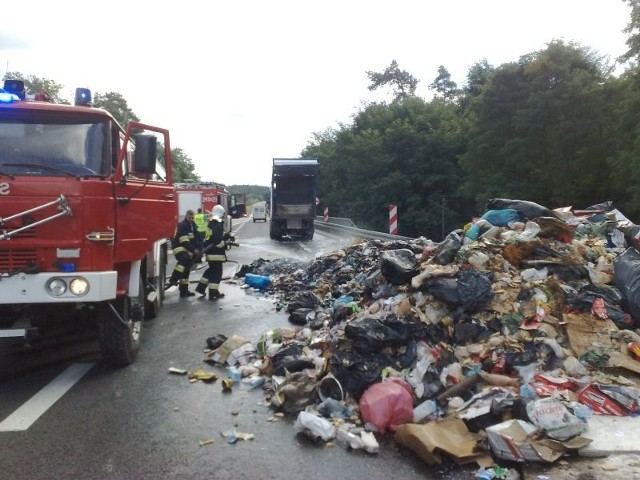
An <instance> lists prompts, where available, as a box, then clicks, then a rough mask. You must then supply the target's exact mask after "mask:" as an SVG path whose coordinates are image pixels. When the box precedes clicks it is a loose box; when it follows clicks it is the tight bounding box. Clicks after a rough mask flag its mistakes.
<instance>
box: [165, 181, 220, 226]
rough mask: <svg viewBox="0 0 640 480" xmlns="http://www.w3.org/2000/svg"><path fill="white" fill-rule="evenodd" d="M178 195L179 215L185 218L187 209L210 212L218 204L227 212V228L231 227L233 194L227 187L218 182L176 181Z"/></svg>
mask: <svg viewBox="0 0 640 480" xmlns="http://www.w3.org/2000/svg"><path fill="white" fill-rule="evenodd" d="M175 187H176V193H177V195H178V216H179V218H180V219H183V218H184V214H185V213H186V212H187V210H193V211H194V212H197V211H198V209H199V208H202V211H203V212H205V213H210V212H211V210H213V207H215V206H216V205H222V206H223V207H224V209H225V211H226V212H227V218H226V221H225V230H227V231H228V230H230V229H231V216H230V215H231V209H232V207H231V196H230V194H229V191H228V190H227V187H226V186H225V185H224V184H222V183H217V182H182V183H176V184H175Z"/></svg>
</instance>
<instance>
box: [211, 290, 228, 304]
mask: <svg viewBox="0 0 640 480" xmlns="http://www.w3.org/2000/svg"><path fill="white" fill-rule="evenodd" d="M222 297H224V293H220V291H219V290H209V300H211V301H212V302H213V301H214V300H217V299H219V298H222Z"/></svg>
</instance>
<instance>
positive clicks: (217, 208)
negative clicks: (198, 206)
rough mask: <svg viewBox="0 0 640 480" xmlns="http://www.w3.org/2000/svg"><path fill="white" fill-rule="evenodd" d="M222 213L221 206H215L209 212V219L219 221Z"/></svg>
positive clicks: (222, 208)
mask: <svg viewBox="0 0 640 480" xmlns="http://www.w3.org/2000/svg"><path fill="white" fill-rule="evenodd" d="M224 213H225V212H224V207H223V206H222V205H216V206H215V207H213V210H211V218H213V219H214V220H218V221H220V220H222V219H223V218H224Z"/></svg>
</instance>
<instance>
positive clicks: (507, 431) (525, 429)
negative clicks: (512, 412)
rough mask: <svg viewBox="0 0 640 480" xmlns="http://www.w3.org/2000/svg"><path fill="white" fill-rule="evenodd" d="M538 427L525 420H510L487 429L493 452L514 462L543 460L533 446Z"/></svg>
mask: <svg viewBox="0 0 640 480" xmlns="http://www.w3.org/2000/svg"><path fill="white" fill-rule="evenodd" d="M537 431H538V429H537V428H536V427H535V426H534V425H533V424H531V423H528V422H525V421H523V420H508V421H506V422H502V423H499V424H497V425H493V426H492V427H489V428H487V429H486V433H487V439H488V440H489V446H490V447H491V452H492V453H493V454H494V455H495V456H496V457H498V458H502V459H504V460H511V461H514V462H524V461H532V462H539V461H541V460H542V458H541V457H540V455H538V452H537V451H536V449H535V448H533V439H532V435H533V434H535V433H536V432H537Z"/></svg>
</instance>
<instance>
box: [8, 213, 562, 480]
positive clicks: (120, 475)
mask: <svg viewBox="0 0 640 480" xmlns="http://www.w3.org/2000/svg"><path fill="white" fill-rule="evenodd" d="M236 232H237V238H238V240H239V242H240V244H241V246H240V247H239V248H237V249H236V248H234V249H232V250H231V251H230V253H229V257H230V260H231V261H230V262H229V263H227V264H226V266H225V280H224V281H223V283H222V287H221V290H222V291H223V292H224V293H225V294H226V297H225V298H223V299H220V300H218V301H215V302H209V301H208V300H202V299H200V297H191V298H187V299H180V298H179V296H178V292H177V290H175V287H174V288H173V289H171V290H169V291H168V292H167V297H166V302H165V305H164V308H163V309H162V311H161V314H160V316H159V317H158V318H157V319H155V320H153V321H149V322H145V325H144V331H143V340H142V348H141V351H140V354H139V357H138V359H137V360H136V362H135V363H134V364H132V365H130V366H129V367H126V368H122V369H115V370H114V369H110V368H107V367H106V366H104V365H103V364H102V363H101V361H100V357H99V355H98V354H97V350H96V344H95V342H92V341H90V340H89V341H83V342H78V343H77V344H70V345H66V346H65V347H64V348H65V349H68V350H70V351H71V353H70V354H69V355H67V357H68V358H62V359H58V360H56V359H55V358H53V357H52V358H49V359H47V362H46V363H45V365H41V366H38V367H31V368H30V369H28V370H27V371H25V372H24V373H22V374H20V375H18V376H15V377H13V378H10V379H5V380H1V381H0V479H11V480H13V479H31V480H38V479H42V480H44V479H47V480H50V479H56V480H57V479H233V480H244V479H251V480H254V479H269V480H272V479H279V480H288V479H305V480H316V479H317V480H328V479H331V480H340V479H351V480H353V479H368V480H375V479H385V480H387V479H392V478H402V479H405V480H412V479H434V480H435V479H443V478H446V479H468V478H473V472H475V471H476V469H477V468H476V467H473V466H470V467H468V468H467V469H460V468H457V467H455V466H454V465H452V464H450V463H448V464H447V465H445V466H442V467H436V468H434V467H428V466H426V465H425V464H424V463H423V462H422V461H421V460H420V459H419V458H418V457H417V456H416V455H415V454H414V453H413V452H412V451H410V450H408V449H406V448H404V447H400V446H399V445H397V444H396V443H395V442H394V441H393V439H392V437H391V436H390V435H388V434H387V435H386V436H383V437H378V440H379V443H380V452H379V453H378V454H376V455H371V454H367V453H365V452H363V451H360V450H347V449H346V448H345V447H343V446H342V445H340V444H337V445H333V446H327V445H325V444H321V445H317V444H314V443H312V442H310V441H309V440H307V439H306V437H301V436H299V435H297V434H296V433H295V431H294V428H293V423H294V420H295V419H294V418H287V417H284V418H280V417H276V416H274V413H275V411H274V410H273V409H272V408H270V407H269V405H268V404H267V402H266V401H265V397H264V392H263V391H262V390H261V389H259V388H258V389H253V390H251V389H249V388H248V387H247V386H246V385H244V384H239V385H236V386H234V388H233V389H232V391H231V392H227V393H225V392H223V390H222V379H224V378H226V377H227V375H226V372H225V370H224V369H223V368H221V367H216V366H210V365H209V364H208V363H205V362H204V361H203V358H204V352H203V350H204V349H205V348H206V339H207V338H208V337H210V336H214V335H217V334H223V335H225V336H227V337H231V336H233V335H240V336H243V337H245V338H247V339H249V340H251V341H254V342H255V341H257V340H258V338H259V337H260V335H261V334H262V333H264V332H266V331H268V330H269V329H272V328H276V327H287V326H290V324H289V322H288V320H287V316H286V314H285V313H279V312H277V311H276V301H277V299H275V298H272V297H270V296H268V295H265V294H263V293H260V292H255V291H251V290H248V289H246V288H243V287H242V284H241V282H239V281H235V280H233V274H234V273H235V269H236V268H237V267H238V266H239V265H241V264H243V263H246V264H248V263H251V262H252V261H253V260H255V259H257V258H264V259H267V260H275V259H277V258H293V259H299V260H302V259H310V258H313V256H314V255H316V254H317V253H322V252H326V251H332V250H335V249H336V248H339V246H340V245H345V244H348V243H349V242H350V239H348V238H340V237H337V236H330V235H326V234H324V233H321V232H316V236H315V237H314V240H313V241H311V242H307V243H305V244H300V243H297V242H282V243H279V242H274V241H271V240H270V239H269V237H268V223H267V224H264V223H255V224H254V223H253V222H251V221H249V222H246V223H244V224H243V225H239V224H237V225H236ZM202 271H203V270H196V271H195V272H193V273H192V277H191V280H192V281H193V282H195V281H197V280H198V278H199V276H200V275H201V272H202ZM32 355H37V354H35V353H33V354H32ZM12 359H13V361H16V362H30V361H33V360H34V359H32V358H29V355H19V356H15V357H12ZM3 361H11V359H5V360H3ZM35 363H37V362H35ZM171 367H175V368H178V369H185V370H188V371H195V370H197V369H202V370H204V371H206V372H214V373H217V374H218V375H219V377H220V378H219V379H218V380H216V381H214V382H213V383H203V382H195V383H190V382H189V380H188V379H187V377H186V376H182V375H176V374H171V373H169V368H171ZM229 432H235V433H236V434H238V435H239V436H242V434H250V435H251V436H253V439H247V440H240V441H238V442H237V443H235V444H232V443H229V441H228V440H227V438H226V437H225V434H227V433H229ZM530 478H536V477H535V476H533V477H530ZM551 478H555V477H553V476H552V477H551Z"/></svg>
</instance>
